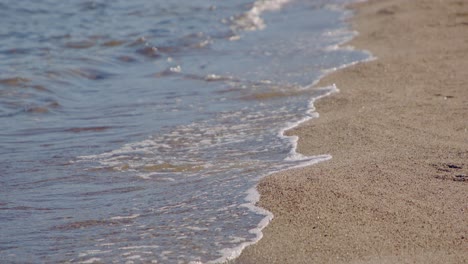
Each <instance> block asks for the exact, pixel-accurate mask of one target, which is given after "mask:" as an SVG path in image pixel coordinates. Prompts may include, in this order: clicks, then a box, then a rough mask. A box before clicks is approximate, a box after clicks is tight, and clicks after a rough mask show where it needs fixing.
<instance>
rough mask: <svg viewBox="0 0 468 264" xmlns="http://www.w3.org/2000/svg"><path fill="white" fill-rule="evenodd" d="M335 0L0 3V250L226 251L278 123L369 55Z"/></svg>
mask: <svg viewBox="0 0 468 264" xmlns="http://www.w3.org/2000/svg"><path fill="white" fill-rule="evenodd" d="M345 2H346V1H345V0H333V1H325V0H257V1H254V0H232V1H216V0H193V1H182V0H172V1H162V0H134V1H124V0H113V1H108V0H95V1H53V0H40V1H36V0H34V1H33V0H24V1H16V0H3V1H2V2H0V22H1V27H0V262H2V263H28V262H31V263H68V262H71V263H141V262H144V263H190V262H192V263H197V262H203V263H204V262H222V261H225V260H227V259H230V258H233V257H236V256H237V255H238V254H239V253H240V252H241V250H242V249H243V248H244V247H245V246H247V245H249V244H252V243H254V242H256V241H257V240H258V239H259V238H260V237H261V228H263V227H264V226H265V225H266V224H267V223H268V221H269V220H270V219H271V217H272V215H271V214H270V213H269V212H267V211H265V210H263V209H261V208H257V207H255V206H254V204H255V202H256V201H257V200H258V193H257V192H256V191H255V185H256V184H257V182H258V180H259V179H260V178H261V177H264V176H265V175H268V174H269V173H272V172H275V171H280V170H284V169H288V168H292V167H298V166H305V165H309V164H313V163H315V162H318V161H321V160H325V159H329V158H330V156H328V155H326V154H327V153H324V155H321V156H314V157H306V156H302V155H300V154H298V153H296V152H295V144H296V139H295V138H288V137H285V136H284V135H283V132H284V131H285V130H286V129H287V128H290V127H293V126H294V125H296V124H298V123H299V122H301V121H304V120H306V119H309V118H313V117H314V116H317V114H316V113H315V112H314V109H313V104H312V103H313V101H314V100H315V99H317V98H320V97H322V96H325V95H327V94H329V93H332V92H336V91H337V89H336V87H334V86H331V87H323V88H314V87H313V84H314V83H315V82H317V80H318V79H319V78H320V77H321V76H323V75H324V74H325V73H327V72H329V71H330V70H333V69H336V68H338V67H342V66H343V65H348V64H351V63H355V62H357V61H361V60H363V59H366V58H367V57H368V54H366V53H364V52H360V51H355V50H352V49H341V48H337V47H338V46H337V45H339V44H341V43H343V42H345V41H347V40H349V39H350V38H352V37H353V35H354V33H353V32H352V31H350V30H349V26H348V25H346V23H345V19H346V17H347V16H349V14H348V13H347V12H345V11H344V10H343V9H342V4H344V3H345Z"/></svg>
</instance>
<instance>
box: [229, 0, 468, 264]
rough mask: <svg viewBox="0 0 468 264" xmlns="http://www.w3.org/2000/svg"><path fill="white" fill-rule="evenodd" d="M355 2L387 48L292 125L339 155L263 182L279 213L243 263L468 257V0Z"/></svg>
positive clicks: (305, 142) (304, 141) (340, 79)
mask: <svg viewBox="0 0 468 264" xmlns="http://www.w3.org/2000/svg"><path fill="white" fill-rule="evenodd" d="M350 8H352V9H354V10H355V16H354V17H353V18H352V20H351V21H350V22H351V24H352V27H353V28H354V29H355V30H357V31H358V32H359V36H357V37H356V38H355V39H354V40H353V41H351V43H348V44H349V45H351V46H353V47H356V48H357V49H365V50H369V51H370V52H371V53H372V54H373V55H374V56H375V57H376V58H377V59H376V60H373V61H370V62H365V63H359V64H357V65H354V66H352V67H348V68H345V69H343V70H339V71H337V72H335V73H332V74H330V75H328V76H326V77H325V78H324V79H322V80H321V82H320V83H319V84H318V85H317V86H319V87H320V86H326V85H330V84H333V83H334V84H336V86H337V87H338V89H340V92H339V93H336V94H334V95H332V96H329V97H327V98H324V99H321V100H319V101H318V102H317V103H316V109H317V111H318V113H319V114H320V117H319V118H318V119H313V120H311V121H309V122H307V123H304V124H302V125H300V126H299V127H297V128H295V129H293V130H292V131H289V132H288V134H289V135H298V136H299V147H298V151H299V152H300V153H303V154H306V155H319V154H331V155H332V156H333V158H332V159H331V160H330V161H327V162H322V163H320V164H317V165H314V166H310V167H306V168H301V169H294V170H290V171H287V172H284V173H278V174H274V175H272V176H270V177H267V178H265V179H263V180H262V181H261V182H260V184H259V186H258V189H259V192H260V193H261V199H260V202H259V205H260V206H261V207H264V208H266V209H268V210H269V211H271V212H273V214H274V216H275V218H274V219H273V221H272V222H271V223H270V225H269V226H268V227H267V228H265V229H264V231H263V233H264V237H263V239H262V240H260V241H259V242H258V243H257V244H256V245H254V246H251V247H248V248H247V249H246V250H245V251H244V252H243V253H242V255H241V256H240V257H239V258H238V259H237V260H236V261H235V262H237V263H467V262H468V176H467V175H468V73H467V69H468V2H467V1H464V0H445V1H438V0H415V1H407V0H380V1H368V2H364V3H359V4H355V5H353V6H351V7H350ZM348 44H347V45H348Z"/></svg>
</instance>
